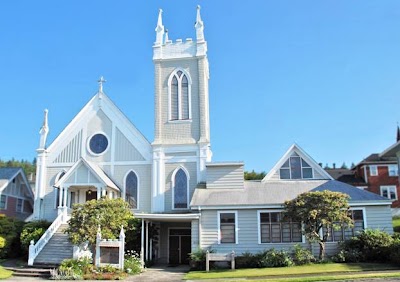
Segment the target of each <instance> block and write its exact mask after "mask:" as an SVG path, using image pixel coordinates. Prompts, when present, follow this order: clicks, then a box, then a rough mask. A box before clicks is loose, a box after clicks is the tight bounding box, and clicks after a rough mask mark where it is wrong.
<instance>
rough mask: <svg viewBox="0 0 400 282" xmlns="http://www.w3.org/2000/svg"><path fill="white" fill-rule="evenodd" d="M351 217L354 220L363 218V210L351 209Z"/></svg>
mask: <svg viewBox="0 0 400 282" xmlns="http://www.w3.org/2000/svg"><path fill="white" fill-rule="evenodd" d="M353 219H354V220H363V212H362V210H354V211H353Z"/></svg>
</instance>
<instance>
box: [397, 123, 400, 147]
mask: <svg viewBox="0 0 400 282" xmlns="http://www.w3.org/2000/svg"><path fill="white" fill-rule="evenodd" d="M399 141H400V127H399V122H397V136H396V142H399Z"/></svg>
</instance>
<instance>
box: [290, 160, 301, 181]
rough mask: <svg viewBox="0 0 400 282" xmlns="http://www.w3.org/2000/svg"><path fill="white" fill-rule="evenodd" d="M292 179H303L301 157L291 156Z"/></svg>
mask: <svg viewBox="0 0 400 282" xmlns="http://www.w3.org/2000/svg"><path fill="white" fill-rule="evenodd" d="M290 170H291V173H292V179H301V165H300V157H290Z"/></svg>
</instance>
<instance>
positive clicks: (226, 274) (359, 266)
mask: <svg viewBox="0 0 400 282" xmlns="http://www.w3.org/2000/svg"><path fill="white" fill-rule="evenodd" d="M399 269H400V267H398V266H393V265H388V264H375V263H348V264H346V263H329V264H310V265H302V266H293V267H276V268H249V269H238V270H214V271H210V272H208V273H207V272H205V271H191V272H189V273H188V274H186V276H185V279H226V278H245V277H247V278H260V279H264V280H265V279H266V278H271V279H272V278H273V279H274V280H277V279H279V277H278V276H282V277H281V278H283V281H284V280H288V279H289V277H288V276H291V278H290V280H291V281H293V279H295V278H296V276H307V275H309V276H314V277H309V278H307V280H304V278H299V279H300V280H298V281H316V280H321V279H322V280H324V276H325V277H330V278H332V277H333V276H335V277H336V276H338V274H342V275H349V274H350V273H354V274H355V275H357V272H363V271H376V272H379V271H385V270H399ZM359 274H360V273H359ZM372 274H374V273H367V275H372ZM375 274H376V273H375ZM385 275H388V274H387V273H385ZM389 276H391V277H392V276H400V273H399V272H397V271H396V273H393V274H389ZM363 277H364V276H363ZM366 277H370V276H366ZM373 277H376V276H373ZM342 278H344V279H346V278H345V277H342ZM329 280H331V279H329ZM260 281H262V280H260Z"/></svg>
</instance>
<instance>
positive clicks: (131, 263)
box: [124, 250, 142, 274]
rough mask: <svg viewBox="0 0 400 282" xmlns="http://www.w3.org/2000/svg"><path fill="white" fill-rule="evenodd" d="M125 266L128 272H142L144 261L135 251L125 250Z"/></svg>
mask: <svg viewBox="0 0 400 282" xmlns="http://www.w3.org/2000/svg"><path fill="white" fill-rule="evenodd" d="M124 268H125V272H126V273H128V274H135V273H140V272H141V271H142V263H141V261H140V257H139V255H138V254H137V253H136V252H135V251H133V250H126V251H125V261H124Z"/></svg>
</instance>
